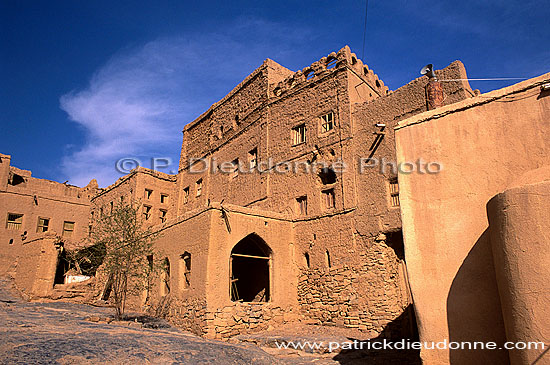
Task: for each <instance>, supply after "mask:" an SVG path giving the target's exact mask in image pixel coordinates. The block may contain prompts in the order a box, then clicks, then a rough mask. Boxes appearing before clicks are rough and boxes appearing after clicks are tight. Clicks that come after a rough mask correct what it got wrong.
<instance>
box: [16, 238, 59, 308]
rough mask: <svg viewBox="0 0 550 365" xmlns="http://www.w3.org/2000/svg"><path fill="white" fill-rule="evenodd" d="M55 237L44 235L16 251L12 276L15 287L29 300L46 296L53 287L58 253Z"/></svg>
mask: <svg viewBox="0 0 550 365" xmlns="http://www.w3.org/2000/svg"><path fill="white" fill-rule="evenodd" d="M57 241H58V240H57V237H55V235H53V234H51V233H50V234H49V233H44V234H43V235H42V237H37V238H35V239H32V240H29V241H27V242H25V243H24V244H23V245H22V247H21V248H20V249H19V250H18V253H17V258H16V260H15V264H14V266H13V271H12V275H13V277H14V279H15V285H16V286H17V288H18V289H19V290H21V291H22V292H23V293H25V294H26V295H27V296H28V297H29V298H33V297H41V296H46V295H48V294H49V293H51V291H52V289H53V286H54V279H55V272H56V267H57V260H58V256H59V255H58V253H59V251H60V250H61V249H62V248H61V246H59V244H58V243H57Z"/></svg>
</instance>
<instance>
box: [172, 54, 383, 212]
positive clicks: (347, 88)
mask: <svg viewBox="0 0 550 365" xmlns="http://www.w3.org/2000/svg"><path fill="white" fill-rule="evenodd" d="M281 77H285V78H284V79H283V80H281ZM369 83H370V84H369ZM371 84H372V85H371ZM367 89H368V90H370V92H369V93H367V91H365V90H367ZM387 92H388V88H387V87H386V86H384V84H383V82H382V81H381V80H379V79H378V76H376V75H375V74H374V73H373V72H372V70H368V67H366V66H364V65H363V63H362V62H361V61H360V60H357V58H356V56H355V55H354V54H353V53H351V51H350V50H349V47H344V48H343V49H342V50H340V51H339V52H338V53H335V52H333V53H331V54H330V55H328V56H327V57H323V58H322V59H321V60H319V61H317V62H315V63H313V64H312V65H310V66H308V67H306V68H304V69H303V70H300V71H297V72H294V73H292V72H290V71H289V70H287V69H285V68H283V67H282V66H280V65H277V64H276V63H275V62H273V61H270V60H268V61H266V62H264V64H263V65H262V66H261V67H260V68H258V69H257V70H256V71H254V72H253V73H252V74H251V75H250V76H248V77H247V78H246V79H245V80H244V81H243V82H242V83H241V84H239V85H238V86H237V87H236V88H235V89H234V90H233V91H232V92H231V93H230V94H228V95H227V96H226V97H225V98H224V99H222V100H221V101H220V102H218V103H216V104H214V105H213V106H212V107H211V108H210V109H209V110H208V111H207V112H206V113H204V114H203V115H201V116H200V117H199V118H197V120H195V121H194V122H192V123H190V124H189V125H188V126H186V127H185V129H184V137H183V144H182V155H181V159H180V173H179V175H178V192H179V194H180V203H179V209H178V212H182V211H187V210H190V209H195V208H197V207H203V206H205V204H207V201H208V199H210V201H222V200H225V201H226V202H229V203H232V204H237V205H241V206H255V207H258V208H260V209H264V210H271V211H275V212H286V213H289V212H291V211H293V210H294V209H295V206H294V200H295V198H296V194H302V193H303V192H298V191H289V188H291V189H292V188H293V187H297V186H299V187H302V188H304V187H311V186H316V185H317V182H316V176H314V175H312V174H296V175H292V174H285V173H282V174H280V173H277V172H273V171H274V166H273V165H276V164H280V163H285V162H295V161H301V162H304V163H305V162H306V161H308V160H309V161H316V159H318V160H319V161H317V162H321V160H323V161H326V162H331V161H334V160H337V159H347V156H346V154H348V153H349V152H350V149H349V145H350V144H349V138H350V133H351V129H352V127H351V113H350V105H351V103H352V102H359V101H366V100H372V99H374V98H376V97H378V95H383V94H386V93H387ZM250 93H253V94H255V95H257V96H255V97H253V98H252V97H250V95H249V94H250ZM373 93H374V95H373ZM351 94H353V96H350V95H351ZM258 95H259V96H258ZM328 112H333V113H334V115H335V122H336V128H334V130H333V131H331V132H329V133H321V127H320V116H321V115H323V114H326V113H328ZM235 116H238V118H237V119H236V118H235ZM301 123H304V124H305V125H306V128H307V138H306V142H305V143H302V144H299V145H297V146H292V142H291V129H292V128H293V127H295V126H297V125H299V124H301ZM220 127H223V133H221V129H220ZM254 148H257V151H258V159H257V160H258V162H259V163H260V165H261V166H260V167H262V168H263V169H266V168H267V166H268V165H269V164H268V162H269V161H270V159H271V161H273V165H270V166H272V167H273V168H272V169H271V170H270V171H269V172H266V173H257V172H256V173H253V174H238V175H231V174H227V173H225V174H224V173H220V172H217V173H211V172H210V169H209V171H204V172H202V173H199V174H190V173H189V166H188V162H189V158H191V157H194V158H202V157H205V158H207V159H208V165H209V166H216V167H218V165H219V164H221V163H223V162H226V163H228V162H231V161H233V160H235V159H236V158H238V159H239V161H240V162H242V163H243V165H248V152H250V151H251V150H252V149H254ZM199 165H200V166H196V168H195V169H193V168H191V170H192V171H193V170H194V171H197V169H198V170H202V167H203V166H204V165H203V164H202V163H201V164H199ZM281 170H282V169H281ZM281 170H279V171H281ZM281 175H283V176H281ZM199 179H202V186H203V188H202V194H201V196H200V197H197V192H196V187H197V184H196V182H197V181H198V180H199ZM344 180H349V181H350V183H347V184H342V182H343V181H344ZM289 181H290V182H291V183H289ZM340 184H341V185H340V186H339V189H337V190H338V192H342V194H341V196H339V197H338V199H337V200H339V201H341V200H342V199H349V200H350V202H349V203H342V205H346V206H347V205H353V188H352V186H351V185H350V184H351V176H348V177H343V178H342V179H341V182H340ZM243 187H244V188H243ZM185 188H189V201H188V202H187V203H184V202H182V197H183V195H184V194H183V189H185ZM344 189H347V191H345V190H344ZM308 190H309V191H308V193H307V194H308V195H312V196H313V199H315V200H316V201H317V200H319V197H318V196H316V195H318V194H320V192H319V191H318V189H308ZM347 197H349V198H347ZM312 209H313V210H312V213H313V214H318V213H320V207H319V205H318V204H314V205H313V206H312Z"/></svg>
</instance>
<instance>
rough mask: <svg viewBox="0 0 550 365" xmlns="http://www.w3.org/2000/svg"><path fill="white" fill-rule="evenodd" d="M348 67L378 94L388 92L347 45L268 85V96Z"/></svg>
mask: <svg viewBox="0 0 550 365" xmlns="http://www.w3.org/2000/svg"><path fill="white" fill-rule="evenodd" d="M343 69H348V70H349V71H351V72H352V73H353V74H355V75H356V76H357V77H359V78H360V79H362V80H363V81H364V82H366V83H367V84H368V85H369V86H370V87H371V88H372V89H373V90H374V91H375V92H376V93H377V94H378V96H383V95H387V94H389V92H390V91H389V88H388V87H387V86H385V85H384V82H383V81H382V80H381V79H380V78H379V77H378V75H376V74H375V73H374V72H373V71H372V70H371V69H369V67H368V66H367V65H366V64H364V63H363V61H361V60H360V59H359V58H357V55H356V54H355V53H352V52H351V50H350V48H349V47H348V46H345V47H344V48H342V49H341V50H339V51H338V52H332V53H330V54H329V55H328V56H326V57H323V58H321V59H320V60H319V61H317V62H314V63H312V64H311V65H309V66H307V67H304V68H303V69H302V70H299V71H296V72H294V73H293V74H291V75H289V76H287V77H286V78H285V79H284V80H282V81H280V82H279V83H277V84H273V85H270V89H271V90H270V94H271V95H270V96H274V97H279V96H282V95H283V94H284V93H286V92H288V91H289V90H291V89H293V88H295V87H298V86H304V85H306V84H308V83H311V82H315V81H317V80H319V79H320V78H323V77H325V76H327V75H329V74H331V73H334V72H338V71H341V70H343Z"/></svg>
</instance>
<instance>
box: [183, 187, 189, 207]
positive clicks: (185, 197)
mask: <svg viewBox="0 0 550 365" xmlns="http://www.w3.org/2000/svg"><path fill="white" fill-rule="evenodd" d="M188 202H189V186H188V187H186V188H183V204H187V203H188Z"/></svg>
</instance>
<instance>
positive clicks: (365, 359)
mask: <svg viewBox="0 0 550 365" xmlns="http://www.w3.org/2000/svg"><path fill="white" fill-rule="evenodd" d="M384 339H386V340H387V341H392V342H397V341H400V340H403V339H404V340H409V341H418V328H417V326H416V317H415V315H414V309H413V306H412V305H409V306H408V307H407V308H405V310H404V311H403V313H401V315H400V316H399V317H397V318H395V319H394V320H393V321H391V322H390V323H388V324H387V325H386V326H385V327H384V330H383V331H382V332H381V333H380V334H379V335H378V337H376V338H373V339H371V340H369V342H370V343H371V344H372V343H374V342H383V341H384ZM348 340H349V341H350V342H353V341H358V342H361V341H362V340H358V339H354V338H348ZM365 347H366V345H365ZM333 360H335V361H338V363H340V364H346V365H355V364H357V365H359V364H367V365H379V364H380V365H382V364H384V365H385V364H407V365H416V364H418V365H420V364H421V363H422V361H421V360H420V350H388V349H386V350H384V349H380V350H374V349H363V350H360V349H358V350H342V351H341V352H340V353H339V354H338V355H336V356H335V357H333Z"/></svg>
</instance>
